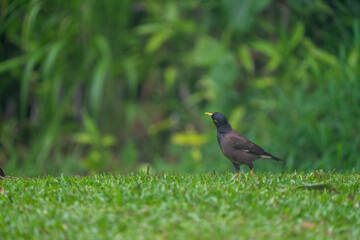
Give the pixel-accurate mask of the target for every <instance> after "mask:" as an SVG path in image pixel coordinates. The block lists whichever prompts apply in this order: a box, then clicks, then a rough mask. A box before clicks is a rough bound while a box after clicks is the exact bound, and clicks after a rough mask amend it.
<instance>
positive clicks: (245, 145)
mask: <svg viewBox="0 0 360 240" xmlns="http://www.w3.org/2000/svg"><path fill="white" fill-rule="evenodd" d="M205 114H206V115H208V116H209V117H211V119H212V120H213V122H214V124H215V126H216V129H217V140H218V143H219V146H220V148H221V151H222V152H223V154H224V155H225V157H227V158H228V159H230V161H231V162H232V164H233V165H234V167H235V170H236V175H235V178H234V181H235V180H236V179H237V178H238V176H239V171H240V165H242V164H244V165H248V166H249V168H250V173H251V175H253V176H255V177H256V175H255V174H254V166H253V161H255V160H256V159H258V158H268V159H273V160H276V161H282V162H284V161H283V160H281V159H280V158H277V157H275V156H274V155H271V154H270V153H267V152H265V151H264V149H262V148H261V147H260V146H258V145H256V144H255V143H253V142H251V141H249V140H248V139H246V138H245V137H243V136H241V135H240V133H238V132H237V131H235V130H234V129H232V127H231V125H230V123H229V122H228V120H227V119H226V117H225V116H224V115H222V114H221V113H219V112H215V113H208V112H207V113H205Z"/></svg>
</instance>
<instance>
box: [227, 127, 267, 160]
mask: <svg viewBox="0 0 360 240" xmlns="http://www.w3.org/2000/svg"><path fill="white" fill-rule="evenodd" d="M231 138H232V142H233V143H234V148H235V149H238V150H240V151H243V152H248V153H252V154H255V155H260V156H261V155H265V156H266V155H270V154H268V153H267V152H265V151H264V149H262V148H261V147H260V146H258V145H256V144H255V143H253V142H251V141H249V140H247V139H246V138H244V137H243V136H241V135H240V134H239V133H236V134H233V135H232V136H231Z"/></svg>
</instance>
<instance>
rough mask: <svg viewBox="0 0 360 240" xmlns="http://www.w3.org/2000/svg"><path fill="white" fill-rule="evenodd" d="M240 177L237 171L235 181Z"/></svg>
mask: <svg viewBox="0 0 360 240" xmlns="http://www.w3.org/2000/svg"><path fill="white" fill-rule="evenodd" d="M238 179H239V172H236V174H235V178H234V182H235V181H236V180H238Z"/></svg>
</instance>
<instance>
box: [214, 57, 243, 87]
mask: <svg viewBox="0 0 360 240" xmlns="http://www.w3.org/2000/svg"><path fill="white" fill-rule="evenodd" d="M238 75H239V69H238V65H237V63H236V60H235V57H234V56H233V55H232V54H230V53H228V54H225V55H223V56H221V57H220V58H219V59H218V61H217V62H216V64H214V65H213V66H212V68H211V70H210V77H211V79H212V80H213V81H214V82H215V83H216V86H217V87H218V88H219V89H221V88H224V87H228V86H230V84H231V83H233V82H234V81H235V79H236V78H237V77H238Z"/></svg>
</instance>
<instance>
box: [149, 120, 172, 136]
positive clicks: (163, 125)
mask: <svg viewBox="0 0 360 240" xmlns="http://www.w3.org/2000/svg"><path fill="white" fill-rule="evenodd" d="M170 128H171V120H170V119H165V120H163V121H160V122H158V123H154V124H152V125H150V126H149V128H148V132H149V134H150V135H156V134H158V133H159V132H161V131H164V130H168V129H170Z"/></svg>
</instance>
